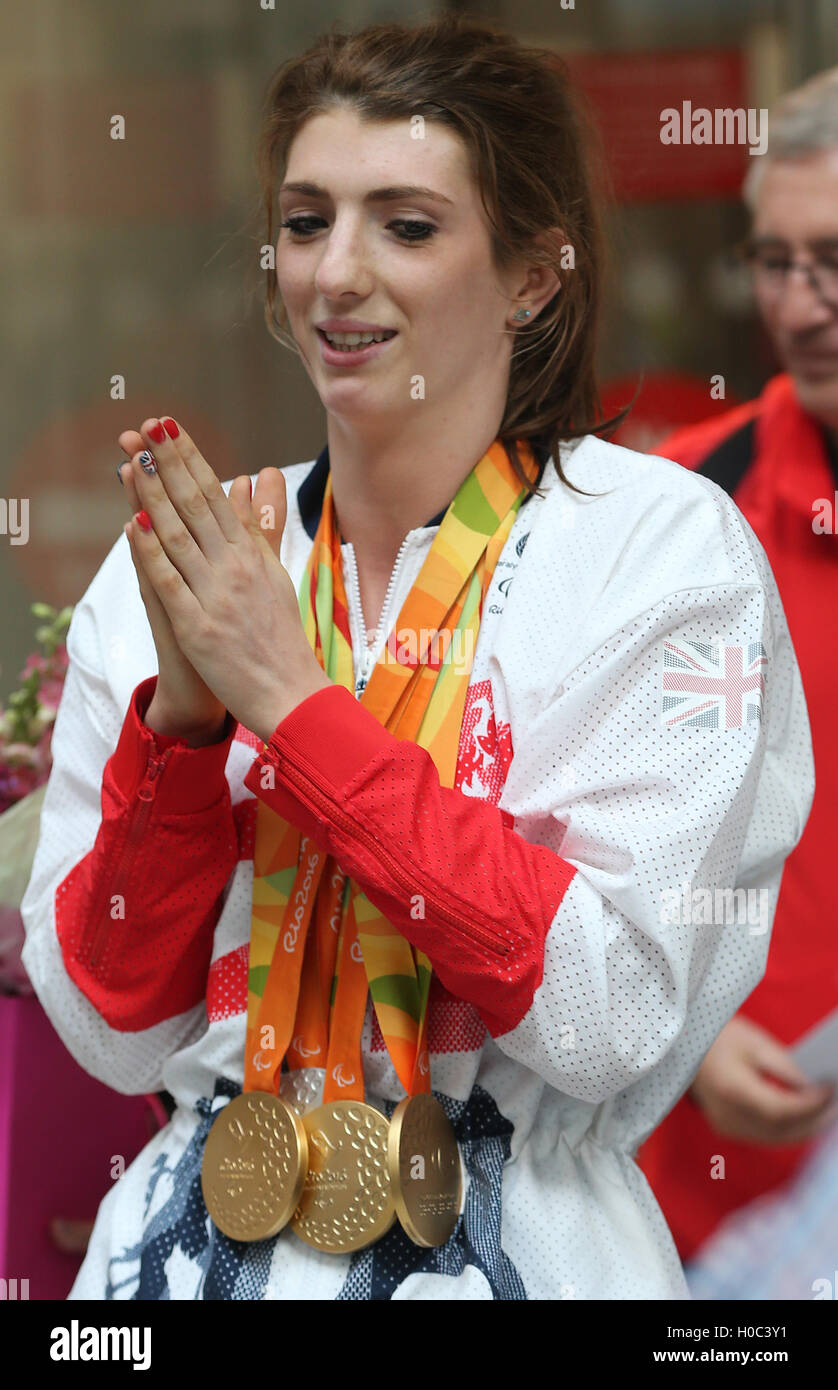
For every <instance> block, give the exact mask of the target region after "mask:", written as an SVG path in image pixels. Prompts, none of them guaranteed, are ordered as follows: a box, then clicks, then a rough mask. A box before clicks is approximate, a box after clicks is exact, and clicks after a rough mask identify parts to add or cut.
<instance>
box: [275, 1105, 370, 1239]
mask: <svg viewBox="0 0 838 1390" xmlns="http://www.w3.org/2000/svg"><path fill="white" fill-rule="evenodd" d="M303 1123H304V1125H305V1127H306V1131H307V1134H308V1153H309V1161H308V1172H307V1174H306V1179H305V1185H304V1187H303V1194H302V1197H301V1198H300V1204H299V1206H298V1208H297V1210H296V1212H295V1213H294V1216H293V1219H292V1221H291V1229H292V1231H294V1233H295V1235H298V1236H299V1237H300V1239H301V1240H304V1241H305V1242H306V1243H307V1244H308V1245H313V1246H314V1247H315V1248H316V1249H317V1250H324V1251H328V1252H329V1253H331V1254H335V1255H343V1254H345V1253H347V1252H348V1251H351V1250H363V1248H364V1246H365V1245H371V1244H372V1242H373V1241H374V1240H378V1239H379V1237H380V1236H383V1235H384V1233H385V1231H389V1229H390V1227H391V1226H392V1224H393V1222H394V1221H395V1219H396V1209H395V1206H394V1205H393V1191H392V1184H391V1181H390V1170H389V1168H388V1165H387V1132H388V1129H389V1124H388V1120H387V1116H386V1115H382V1114H381V1111H380V1110H376V1109H375V1108H374V1107H373V1106H372V1105H367V1104H366V1102H365V1101H362V1100H333V1101H331V1102H327V1104H325V1105H321V1106H318V1108H317V1109H316V1110H312V1111H310V1112H309V1114H307V1115H304V1116H303Z"/></svg>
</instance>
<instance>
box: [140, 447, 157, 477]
mask: <svg viewBox="0 0 838 1390" xmlns="http://www.w3.org/2000/svg"><path fill="white" fill-rule="evenodd" d="M140 463H141V464H142V466H143V469H144V471H145V472H146V473H156V472H157V464H156V463H155V462H154V459H153V458H152V456H151V454H150V453H149V452H148V449H143V452H142V453H141V454H140Z"/></svg>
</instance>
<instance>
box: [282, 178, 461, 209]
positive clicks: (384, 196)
mask: <svg viewBox="0 0 838 1390" xmlns="http://www.w3.org/2000/svg"><path fill="white" fill-rule="evenodd" d="M279 191H280V193H305V194H306V196H307V197H309V198H328V197H329V193H328V191H327V190H326V189H325V188H321V187H320V185H319V184H318V183H309V182H308V181H307V180H302V181H300V182H297V183H284V184H283V185H282V187H281V188H280V190H279ZM416 197H419V198H431V199H433V201H434V202H437V203H448V204H449V206H451V207H453V206H454V204H453V200H452V199H451V198H446V197H445V195H444V194H443V193H436V192H435V191H434V190H433V189H432V188H421V187H419V186H418V185H416V184H408V183H404V184H392V185H391V186H390V187H388V188H373V189H371V191H370V192H369V193H367V194H365V195H364V202H365V203H393V202H397V201H398V200H399V199H401V198H416Z"/></svg>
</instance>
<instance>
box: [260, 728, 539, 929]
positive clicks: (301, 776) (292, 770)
mask: <svg viewBox="0 0 838 1390" xmlns="http://www.w3.org/2000/svg"><path fill="white" fill-rule="evenodd" d="M279 756H280V758H281V759H282V767H283V775H284V777H285V778H286V779H287V780H288V781H290V782H293V783H294V785H295V786H296V787H298V788H300V787H302V788H303V789H304V790H305V791H306V792H307V793H308V795H309V796H310V797H311V799H312V800H314V801H315V802H316V803H317V804H318V805H319V806H320V807H322V808H323V809H324V810H325V811H327V812H328V819H329V820H330V821H333V822H336V823H337V824H338V825H340V826H341V827H342V828H343V829H345V830H346V831H347V832H348V833H349V834H351V835H352V837H353V839H356V840H360V841H361V842H362V843H363V844H365V845H366V846H367V847H368V848H369V849H372V850H374V851H375V853H376V855H377V856H378V858H379V859H380V860H381V861H382V862H383V863H384V864H385V865H386V867H387V868H389V870H390V872H391V874H392V875H393V877H394V878H395V879H396V881H397V883H398V884H399V887H400V888H402V889H405V890H406V891H407V892H408V894H410V891H411V890H412V889H415V887H416V885H415V883H413V882H412V881H411V880H410V879H408V878H407V877H406V875H405V874H404V873H403V872H402V869H401V866H400V864H399V863H398V860H396V859H394V858H393V856H392V854H390V852H389V850H387V849H386V848H385V847H384V845H382V843H381V842H380V840H378V839H377V838H376V837H375V835H372V834H370V833H369V832H368V831H366V830H363V829H362V828H361V827H360V826H358V825H357V824H356V823H355V821H353V820H352V819H351V818H350V817H349V816H345V815H343V813H342V812H341V811H340V809H339V808H338V807H337V806H336V805H335V802H334V800H333V799H332V797H331V796H329V795H328V794H325V793H323V792H321V790H320V787H319V784H318V783H317V782H315V781H313V779H312V777H311V775H310V774H306V773H303V772H299V771H298V769H297V768H296V767H295V766H294V764H293V763H289V762H288V761H287V760H286V758H285V756H284V755H283V754H282V753H280V755H279ZM312 789H313V795H312ZM424 896H425V897H427V896H429V895H428V894H425V895H424ZM431 900H432V902H433V906H434V910H435V912H436V913H437V914H438V915H439V916H440V917H442V918H443V920H444V921H446V922H448V923H449V924H450V925H451V926H453V927H454V928H455V929H456V930H457V931H459V932H460V933H461V934H462V935H463V936H467V937H469V938H470V939H471V940H472V941H478V942H480V944H481V946H485V948H486V950H487V951H491V952H492V953H493V954H494V955H496V956H508V955H509V954H510V953H511V951H512V947H511V946H510V945H509V943H508V942H506V941H503V942H502V941H499V940H498V939H497V937H494V936H491V935H490V934H489V933H488V932H485V931H483V929H482V928H481V927H477V926H475V925H474V923H473V922H470V921H467V919H466V918H465V917H462V916H461V915H460V914H459V913H454V912H450V911H449V910H448V908H447V907H443V906H442V904H441V903H440V902H439V901H438V900H437V899H436V898H432V899H431Z"/></svg>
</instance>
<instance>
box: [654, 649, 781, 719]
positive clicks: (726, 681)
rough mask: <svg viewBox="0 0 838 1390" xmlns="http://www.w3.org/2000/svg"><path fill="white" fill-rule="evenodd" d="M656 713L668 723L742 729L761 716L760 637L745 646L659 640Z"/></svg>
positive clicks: (763, 653)
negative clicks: (659, 696)
mask: <svg viewBox="0 0 838 1390" xmlns="http://www.w3.org/2000/svg"><path fill="white" fill-rule="evenodd" d="M662 646H663V666H662V670H661V682H662V692H661V693H662V704H661V719H662V720H663V723H664V724H665V725H666V727H667V728H668V729H676V728H692V729H742V728H744V727H745V725H746V724H750V722H751V721H752V720H753V719H760V720H761V719H762V697H763V693H764V690H765V677H764V675H763V671H764V669H765V667H766V666H767V665H768V657H767V655H766V651H765V647H764V646H763V645H762V643H761V642H749V643H748V644H747V646H730V647H728V646H724V645H722V644H721V643H709V642H689V641H687V640H686V639H673V638H667V640H666V641H665V642H663V643H662Z"/></svg>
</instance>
